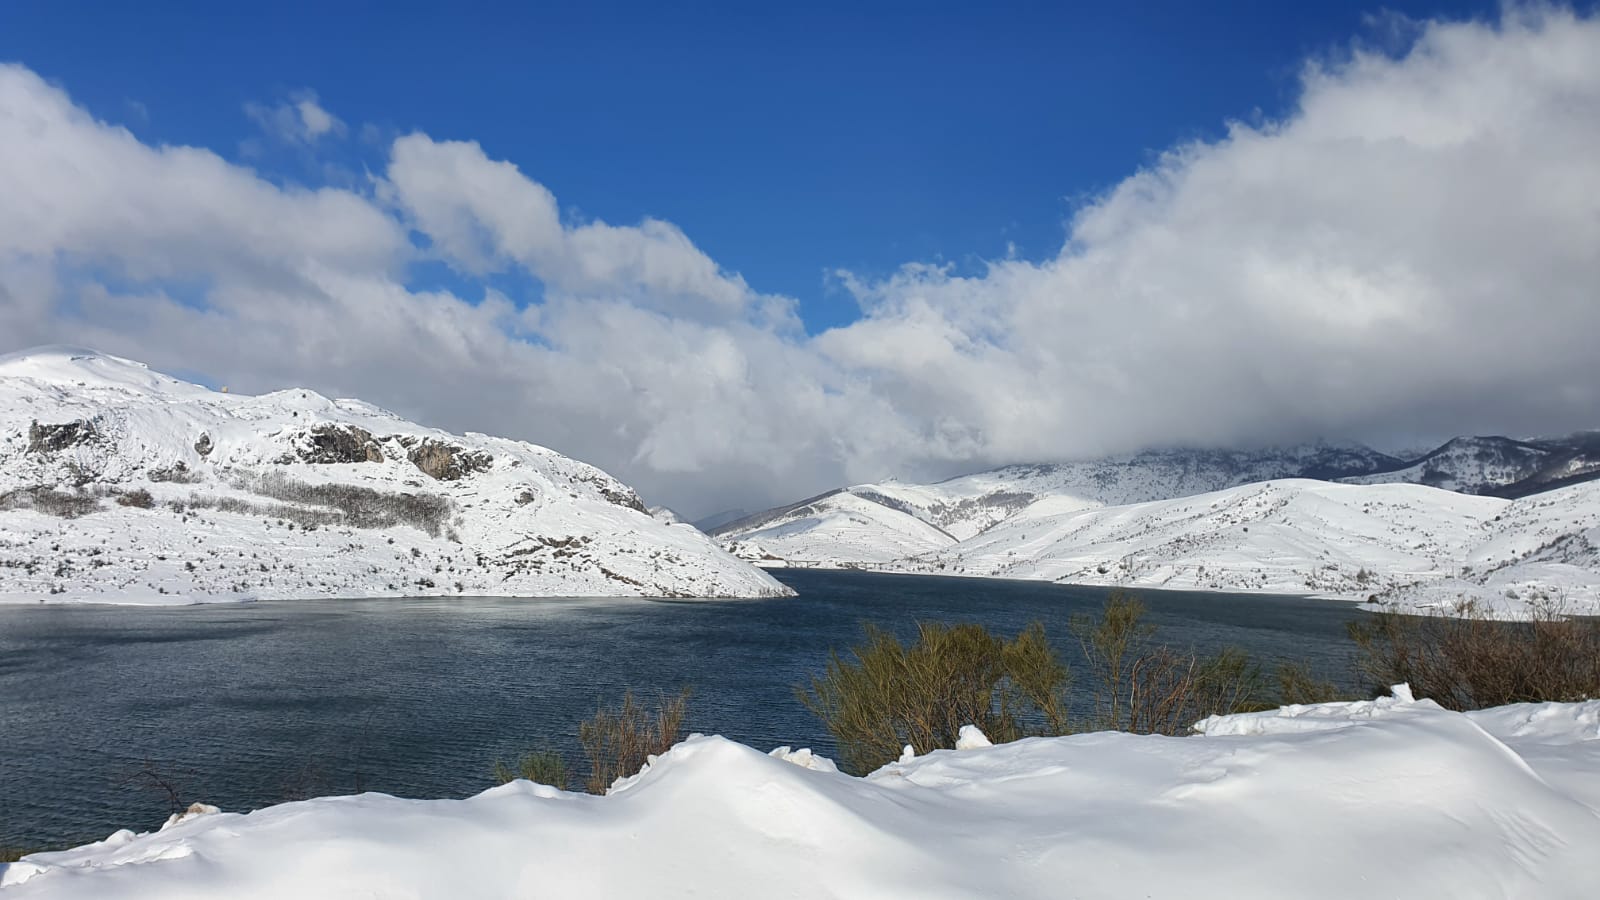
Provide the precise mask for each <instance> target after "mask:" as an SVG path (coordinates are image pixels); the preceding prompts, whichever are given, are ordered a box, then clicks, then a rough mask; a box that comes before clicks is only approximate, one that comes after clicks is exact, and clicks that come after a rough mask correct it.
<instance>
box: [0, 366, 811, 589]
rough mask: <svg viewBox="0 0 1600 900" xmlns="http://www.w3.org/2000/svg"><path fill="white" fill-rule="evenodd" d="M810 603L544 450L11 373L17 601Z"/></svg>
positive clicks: (138, 370) (122, 382) (235, 398)
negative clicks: (790, 597)
mask: <svg viewBox="0 0 1600 900" xmlns="http://www.w3.org/2000/svg"><path fill="white" fill-rule="evenodd" d="M788 593H790V592H789V591H788V589H787V588H785V587H783V586H782V585H781V584H779V583H778V582H777V581H775V580H773V579H772V578H771V577H770V576H768V575H767V574H766V573H764V572H761V571H759V570H758V569H756V568H755V567H753V566H751V565H749V564H748V563H745V562H743V561H740V560H738V559H736V558H734V557H733V556H731V555H729V554H727V553H726V552H724V551H723V550H721V549H720V548H719V547H717V546H716V545H715V544H714V543H713V542H712V541H710V540H709V539H707V538H706V537H705V535H703V534H702V533H700V532H699V531H697V530H696V529H694V528H692V527H690V526H688V525H681V524H672V523H671V522H669V521H662V520H658V519H656V518H653V517H651V516H650V515H649V514H648V513H647V512H646V510H645V507H644V504H643V503H641V502H640V500H639V497H638V496H637V495H636V494H635V493H634V491H633V490H632V489H631V488H629V487H628V486H627V485H625V484H623V483H621V482H620V481H617V480H616V479H614V478H612V477H611V476H609V475H607V474H606V473H604V472H602V471H600V470H599V469H596V468H594V467H593V466H589V465H586V464H584V463H581V462H578V461H576V460H573V459H569V458H567V457H565V456H562V455H560V454H558V453H556V452H554V451H551V450H547V449H545V448H543V447H538V446H535V445H533V444H528V443H524V442H521V441H512V440H506V439H503V438H495V437H489V436H486V435H482V434H467V435H455V434H450V433H447V432H443V431H439V430H436V429H431V428H425V427H423V426H419V425H416V424H413V423H411V422H407V421H405V420H403V419H401V418H399V417H398V416H396V415H394V414H393V413H389V412H387V411H385V410H382V409H379V408H377V407H374V406H372V405H370V404H367V403H363V402H361V401H358V400H330V399H328V398H326V397H323V396H321V395H319V394H317V393H315V392H312V391H308V390H287V391H278V392H275V393H271V394H264V395H261V396H258V397H253V396H244V395H239V394H232V393H224V392H221V391H212V390H209V389H207V388H204V387H201V386H199V385H195V384H188V383H185V382H182V381H179V380H177V379H174V378H170V377H168V376H165V375H162V374H159V373H156V372H154V371H151V370H150V369H148V368H146V367H145V366H143V365H141V364H139V363H136V362H132V361H129V360H124V359H118V358H115V357H109V356H105V355H102V354H98V353H94V352H92V351H84V350H76V349H71V348H44V349H40V350H35V351H25V352H22V353H17V354H12V355H10V356H7V357H3V358H0V601H28V602H32V601H38V600H86V601H95V602H118V603H128V602H145V603H166V602H196V601H206V600H235V599H248V598H300V597H374V596H417V595H433V594H478V595H485V594H487V595H502V596H507V595H509V596H671V597H760V596H782V595H786V594H788Z"/></svg>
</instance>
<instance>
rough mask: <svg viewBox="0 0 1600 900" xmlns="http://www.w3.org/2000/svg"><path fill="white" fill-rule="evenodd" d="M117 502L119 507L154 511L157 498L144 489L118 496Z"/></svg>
mask: <svg viewBox="0 0 1600 900" xmlns="http://www.w3.org/2000/svg"><path fill="white" fill-rule="evenodd" d="M116 501H117V505H119V506H131V507H133V508H135V509H154V508H155V505H156V498H154V497H152V496H150V492H149V491H147V490H145V489H144V488H135V489H134V490H131V491H125V492H123V493H121V494H117V495H116Z"/></svg>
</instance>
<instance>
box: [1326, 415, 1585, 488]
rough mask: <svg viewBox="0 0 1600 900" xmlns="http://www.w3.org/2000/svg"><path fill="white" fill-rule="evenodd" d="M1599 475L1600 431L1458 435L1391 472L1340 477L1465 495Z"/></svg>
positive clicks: (1549, 485)
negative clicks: (1524, 436)
mask: <svg viewBox="0 0 1600 900" xmlns="http://www.w3.org/2000/svg"><path fill="white" fill-rule="evenodd" d="M1597 477H1600V432H1594V431H1586V432H1579V433H1578V434H1573V435H1568V436H1566V437H1560V438H1542V439H1536V440H1531V441H1518V440H1512V439H1511V438H1506V437H1460V438H1454V439H1452V440H1450V441H1447V442H1445V443H1444V444H1443V445H1442V446H1440V447H1439V448H1438V449H1436V450H1434V451H1432V452H1431V453H1427V454H1425V455H1423V456H1422V457H1420V458H1419V459H1416V460H1414V461H1412V462H1409V463H1406V464H1405V465H1403V466H1399V467H1397V468H1394V469H1390V470H1387V471H1382V472H1377V473H1373V474H1370V475H1358V476H1352V477H1347V478H1343V479H1340V480H1342V481H1348V482H1351V483H1355V484H1426V485H1430V486H1432V487H1438V488H1444V489H1445V490H1450V491H1460V492H1462V493H1467V494H1492V495H1494V496H1497V497H1525V496H1527V495H1529V494H1534V493H1538V492H1539V491H1547V490H1550V489H1551V488H1554V487H1560V486H1561V485H1564V484H1576V483H1578V482H1581V481H1587V480H1590V479H1593V478H1597Z"/></svg>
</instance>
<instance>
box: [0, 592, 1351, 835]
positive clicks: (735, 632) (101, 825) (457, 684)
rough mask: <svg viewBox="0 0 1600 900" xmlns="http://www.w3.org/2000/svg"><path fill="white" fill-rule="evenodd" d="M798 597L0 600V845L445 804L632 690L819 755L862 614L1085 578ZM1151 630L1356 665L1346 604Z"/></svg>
mask: <svg viewBox="0 0 1600 900" xmlns="http://www.w3.org/2000/svg"><path fill="white" fill-rule="evenodd" d="M775 574H776V575H777V576H778V577H779V578H780V579H781V580H783V581H784V582H786V583H787V584H789V585H791V586H792V587H794V589H795V590H796V591H798V592H799V594H800V596H799V597H797V598H793V599H784V600H762V601H749V600H746V601H688V602H663V601H645V600H564V599H543V600H510V599H502V598H473V597H468V598H426V599H406V600H343V601H322V600H317V601H294V602H273V603H253V604H241V605H227V606H191V607H178V608H138V607H117V608H113V607H104V606H83V607H59V606H41V607H0V846H13V847H17V846H22V847H55V846H62V845H69V844H76V843H81V842H84V841H87V840H98V839H99V838H102V837H104V836H105V835H106V834H108V833H110V832H111V831H114V830H116V829H117V828H122V827H132V828H135V829H139V830H142V829H148V828H151V827H154V826H156V825H159V824H160V822H161V820H162V819H163V818H164V817H165V815H166V812H167V809H166V805H167V801H166V798H165V795H164V794H162V793H161V792H160V791H159V790H158V789H155V788H153V787H151V786H150V785H149V784H148V783H145V782H144V781H142V780H140V779H138V778H134V779H132V780H130V779H129V776H130V775H132V774H133V773H135V772H137V771H138V770H140V769H141V768H142V767H143V766H144V764H145V762H146V761H149V762H150V763H152V764H153V765H154V766H155V767H156V768H157V769H159V770H160V771H161V772H162V773H164V774H165V776H166V777H167V778H168V779H169V780H170V781H172V782H173V783H174V784H175V785H176V786H177V787H178V788H179V790H180V792H181V794H182V796H183V798H184V800H185V802H188V801H191V800H204V801H206V802H210V803H215V804H217V805H219V806H221V807H222V808H223V809H226V810H247V809H252V808H256V807H259V806H263V805H266V804H270V803H274V802H279V801H281V800H285V799H292V798H296V797H304V796H312V795H317V794H327V793H348V792H352V791H355V790H358V789H359V790H379V791H385V792H388V793H392V794H397V795H401V796H413V797H459V796H467V795H470V794H473V793H476V792H478V791H480V790H482V789H484V788H486V787H489V786H490V785H491V784H492V783H493V782H492V779H491V778H490V775H489V772H490V768H491V766H492V765H493V762H494V760H496V759H500V758H506V759H509V758H512V757H514V756H515V755H517V754H518V753H519V752H521V751H523V750H525V749H527V748H529V747H531V746H551V747H555V748H558V749H563V750H566V751H568V752H569V754H570V758H572V759H574V760H575V759H576V757H577V741H576V731H577V725H578V722H579V721H581V720H582V719H583V718H585V717H586V716H587V715H589V714H590V713H591V712H592V711H593V710H594V708H595V706H596V705H597V704H600V703H610V702H613V701H614V700H615V699H616V698H618V697H619V696H620V695H621V694H622V692H623V691H624V690H625V689H628V688H633V689H635V690H637V691H643V692H646V693H650V694H653V693H654V692H655V691H656V690H658V689H667V690H673V689H676V688H677V687H678V686H683V685H687V686H690V687H692V688H693V690H694V697H693V700H692V701H691V704H690V711H689V726H690V729H691V730H695V731H704V732H715V733H719V734H724V735H727V736H728V737H731V738H734V739H736V740H739V741H743V742H745V743H748V744H751V745H753V746H756V747H758V748H761V749H763V750H765V749H769V748H771V747H773V746H777V745H779V744H793V745H795V746H811V747H815V748H817V749H818V750H819V751H820V752H824V753H827V754H830V755H831V753H832V749H833V748H832V742H831V741H830V740H829V738H828V736H827V733H826V732H824V731H823V730H822V728H821V727H820V726H819V725H818V724H817V722H816V720H815V719H814V718H812V717H811V715H810V714H809V713H807V712H806V711H805V710H804V709H803V708H802V707H801V706H800V704H799V703H798V701H796V700H795V699H794V692H793V686H794V685H795V684H796V683H797V682H800V681H802V680H804V679H806V678H808V677H809V676H810V675H812V674H814V673H816V672H818V671H819V670H821V668H822V666H823V665H824V663H825V662H826V659H827V654H828V651H829V649H830V648H833V647H839V648H844V647H846V646H848V645H849V644H851V643H853V642H855V641H856V640H857V639H858V638H859V637H860V626H861V623H863V622H874V623H877V624H880V625H882V626H884V627H887V628H890V629H892V630H894V631H896V632H899V633H901V634H907V633H909V632H910V630H911V628H912V626H913V623H914V622H915V621H916V620H918V619H934V620H942V621H977V622H982V623H983V624H985V625H988V626H990V627H991V628H995V629H997V630H1000V631H1003V632H1007V633H1010V632H1014V631H1015V630H1017V629H1019V628H1021V627H1022V626H1024V625H1026V624H1027V623H1028V622H1030V621H1033V620H1035V619H1038V620H1042V621H1043V622H1044V623H1045V625H1046V627H1047V629H1048V630H1049V632H1050V634H1051V636H1052V637H1053V638H1054V639H1055V640H1056V641H1057V643H1058V644H1059V645H1060V646H1061V648H1062V650H1063V651H1064V652H1067V655H1068V658H1069V660H1071V659H1073V658H1075V653H1074V651H1075V647H1073V646H1072V640H1071V637H1070V635H1069V634H1068V632H1067V620H1068V618H1069V617H1070V616H1071V615H1072V614H1073V613H1075V612H1083V611H1093V610H1095V609H1097V608H1098V607H1099V605H1100V604H1101V603H1102V602H1103V600H1104V598H1105V595H1106V592H1105V591H1104V590H1103V589H1100V588H1074V587H1064V586H1060V585H1052V584H1041V583H1034V582H1018V581H992V580H980V579H958V578H938V577H928V576H899V575H882V574H865V573H852V572H826V571H799V570H793V571H779V572H777V573H775ZM1144 598H1145V602H1146V604H1147V605H1148V606H1149V608H1150V614H1149V619H1150V621H1151V622H1152V623H1154V624H1155V625H1157V626H1159V628H1160V636H1161V637H1163V638H1164V639H1166V640H1169V641H1173V642H1175V643H1181V644H1186V645H1187V644H1192V645H1194V646H1195V647H1196V648H1198V649H1202V650H1213V649H1216V648H1219V647H1221V646H1224V645H1228V644H1234V645H1238V646H1242V647H1244V648H1246V649H1247V650H1249V651H1251V652H1252V653H1254V654H1256V655H1257V656H1258V657H1260V658H1262V659H1263V660H1265V661H1273V660H1280V659H1286V660H1299V661H1304V662H1307V663H1309V664H1310V665H1311V666H1312V667H1313V669H1315V670H1317V671H1319V672H1321V673H1323V674H1325V675H1328V676H1332V677H1335V678H1342V677H1343V676H1346V675H1347V674H1348V671H1349V659H1350V649H1349V643H1348V641H1347V640H1346V639H1345V637H1344V623H1345V622H1346V621H1348V620H1350V619H1352V618H1354V617H1355V616H1356V615H1358V613H1357V612H1356V610H1355V608H1354V607H1352V606H1349V605H1346V604H1341V603H1333V602H1328V601H1317V600H1306V599H1301V598H1294V597H1263V596H1244V595H1224V594H1191V593H1180V592H1147V593H1145V594H1144Z"/></svg>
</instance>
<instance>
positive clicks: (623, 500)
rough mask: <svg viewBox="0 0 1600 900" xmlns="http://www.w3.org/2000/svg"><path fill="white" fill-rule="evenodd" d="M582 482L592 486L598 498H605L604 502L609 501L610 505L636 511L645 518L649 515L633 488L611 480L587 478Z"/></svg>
mask: <svg viewBox="0 0 1600 900" xmlns="http://www.w3.org/2000/svg"><path fill="white" fill-rule="evenodd" d="M583 480H584V481H586V482H588V483H589V484H591V485H593V486H594V489H595V490H597V491H599V492H600V496H602V497H604V498H606V500H608V501H610V502H611V503H615V504H616V505H618V506H626V507H627V508H628V509H633V510H638V511H639V512H642V513H644V514H645V515H647V516H648V515H650V510H649V508H648V507H646V506H645V505H644V501H643V500H640V499H639V495H638V494H636V493H634V492H633V488H630V487H628V486H627V485H625V484H623V483H622V482H620V481H617V480H615V479H611V478H597V477H589V478H585V479H583Z"/></svg>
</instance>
